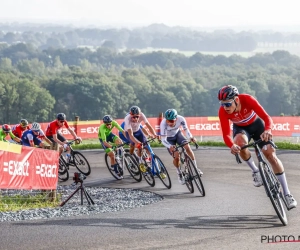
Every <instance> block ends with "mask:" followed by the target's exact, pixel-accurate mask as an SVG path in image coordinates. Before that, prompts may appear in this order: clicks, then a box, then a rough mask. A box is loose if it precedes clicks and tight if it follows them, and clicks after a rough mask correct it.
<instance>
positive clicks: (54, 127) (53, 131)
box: [46, 113, 82, 155]
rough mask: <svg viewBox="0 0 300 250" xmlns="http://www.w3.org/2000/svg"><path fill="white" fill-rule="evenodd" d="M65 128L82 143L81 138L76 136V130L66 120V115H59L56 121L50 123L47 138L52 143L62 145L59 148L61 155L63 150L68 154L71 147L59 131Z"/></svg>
mask: <svg viewBox="0 0 300 250" xmlns="http://www.w3.org/2000/svg"><path fill="white" fill-rule="evenodd" d="M63 126H65V127H66V128H67V129H68V131H69V132H70V133H71V135H72V136H73V137H74V139H75V140H77V141H79V142H82V140H81V138H80V137H78V136H77V135H76V133H75V132H74V130H72V129H71V128H70V127H69V124H68V122H67V120H66V115H65V114H64V113H58V114H57V115H56V120H54V121H52V122H50V123H49V124H48V126H47V129H46V137H47V138H48V139H49V140H50V141H51V142H52V143H57V144H58V145H61V146H62V147H60V148H59V155H61V153H62V151H63V149H64V150H65V151H67V152H69V151H70V147H69V146H68V144H66V143H67V142H68V141H67V139H66V138H65V137H64V136H63V135H62V134H61V133H60V132H59V130H60V129H61V128H62V127H63Z"/></svg>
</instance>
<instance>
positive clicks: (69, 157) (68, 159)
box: [66, 153, 71, 162]
mask: <svg viewBox="0 0 300 250" xmlns="http://www.w3.org/2000/svg"><path fill="white" fill-rule="evenodd" d="M66 156H67V162H69V161H70V159H71V155H70V154H69V153H67V155H66Z"/></svg>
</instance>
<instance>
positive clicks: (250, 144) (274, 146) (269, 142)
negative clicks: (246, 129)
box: [235, 139, 278, 164]
mask: <svg viewBox="0 0 300 250" xmlns="http://www.w3.org/2000/svg"><path fill="white" fill-rule="evenodd" d="M261 142H262V139H259V140H257V141H254V142H252V143H249V144H247V145H244V146H242V147H241V150H243V149H245V148H249V147H252V146H253V147H256V146H257V144H259V143H261ZM268 144H271V146H272V147H273V148H278V147H277V146H276V145H275V143H274V142H273V141H268ZM235 159H236V161H237V163H238V164H241V163H242V161H241V159H240V157H239V154H235Z"/></svg>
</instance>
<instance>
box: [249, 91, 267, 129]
mask: <svg viewBox="0 0 300 250" xmlns="http://www.w3.org/2000/svg"><path fill="white" fill-rule="evenodd" d="M248 103H249V104H250V105H251V107H252V109H253V110H254V112H255V113H256V114H257V115H258V116H259V117H260V118H261V119H262V120H263V121H264V122H265V130H270V131H271V129H272V125H273V121H272V118H271V117H270V116H269V115H268V113H267V112H266V111H265V110H264V108H263V107H262V106H261V105H260V104H259V102H258V101H257V100H256V99H255V98H254V97H252V96H251V98H249V101H248Z"/></svg>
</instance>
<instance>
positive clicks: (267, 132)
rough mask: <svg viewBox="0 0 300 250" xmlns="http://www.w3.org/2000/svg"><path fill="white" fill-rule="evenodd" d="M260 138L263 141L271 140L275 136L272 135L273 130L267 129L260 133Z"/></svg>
mask: <svg viewBox="0 0 300 250" xmlns="http://www.w3.org/2000/svg"><path fill="white" fill-rule="evenodd" d="M260 138H261V139H262V140H263V141H270V140H272V138H273V135H272V132H271V130H270V129H269V130H265V131H264V132H263V133H262V134H261V135H260Z"/></svg>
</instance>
